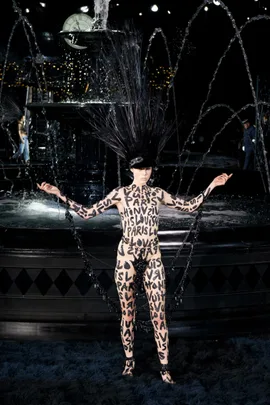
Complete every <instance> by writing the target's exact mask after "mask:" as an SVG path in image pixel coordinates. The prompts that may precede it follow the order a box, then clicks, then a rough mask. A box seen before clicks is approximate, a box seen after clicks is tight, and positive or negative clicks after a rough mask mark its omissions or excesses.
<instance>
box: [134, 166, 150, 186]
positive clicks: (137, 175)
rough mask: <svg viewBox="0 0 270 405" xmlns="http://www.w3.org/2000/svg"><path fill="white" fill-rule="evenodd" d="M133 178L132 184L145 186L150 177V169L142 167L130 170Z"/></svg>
mask: <svg viewBox="0 0 270 405" xmlns="http://www.w3.org/2000/svg"><path fill="white" fill-rule="evenodd" d="M130 170H131V171H132V173H133V176H134V183H136V184H146V183H147V182H148V180H149V179H150V177H151V174H152V167H142V168H140V169H135V168H132V169H130Z"/></svg>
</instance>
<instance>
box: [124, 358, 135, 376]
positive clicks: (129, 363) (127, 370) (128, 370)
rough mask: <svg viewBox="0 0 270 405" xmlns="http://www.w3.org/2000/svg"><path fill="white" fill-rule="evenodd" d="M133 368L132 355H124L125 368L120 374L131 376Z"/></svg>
mask: <svg viewBox="0 0 270 405" xmlns="http://www.w3.org/2000/svg"><path fill="white" fill-rule="evenodd" d="M134 368H135V360H134V357H126V362H125V368H124V371H123V373H122V375H127V376H129V377H133V371H134Z"/></svg>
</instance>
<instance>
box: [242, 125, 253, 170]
mask: <svg viewBox="0 0 270 405" xmlns="http://www.w3.org/2000/svg"><path fill="white" fill-rule="evenodd" d="M242 124H243V126H244V137H243V151H244V152H245V162H244V166H243V170H254V158H255V138H256V130H255V127H254V125H251V123H250V121H249V120H248V119H245V120H244V121H242Z"/></svg>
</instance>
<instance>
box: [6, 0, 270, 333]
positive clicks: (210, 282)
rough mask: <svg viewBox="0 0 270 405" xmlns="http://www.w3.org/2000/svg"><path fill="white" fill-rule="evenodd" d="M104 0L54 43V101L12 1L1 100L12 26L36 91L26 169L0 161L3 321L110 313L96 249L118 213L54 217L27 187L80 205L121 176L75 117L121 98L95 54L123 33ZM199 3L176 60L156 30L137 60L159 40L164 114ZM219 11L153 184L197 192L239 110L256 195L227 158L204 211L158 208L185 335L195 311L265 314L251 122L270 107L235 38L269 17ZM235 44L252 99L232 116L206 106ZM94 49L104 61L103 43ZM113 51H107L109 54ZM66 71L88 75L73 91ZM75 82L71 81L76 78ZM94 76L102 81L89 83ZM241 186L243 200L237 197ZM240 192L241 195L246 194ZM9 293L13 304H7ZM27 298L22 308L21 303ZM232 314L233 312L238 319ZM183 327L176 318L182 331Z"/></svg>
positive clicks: (269, 187)
mask: <svg viewBox="0 0 270 405" xmlns="http://www.w3.org/2000/svg"><path fill="white" fill-rule="evenodd" d="M109 3H110V1H109V0H107V1H104V0H96V1H95V16H94V18H93V19H90V20H91V24H92V25H89V27H86V28H84V29H83V30H81V29H80V28H79V29H77V30H74V29H72V30H71V31H62V32H60V34H59V35H60V37H61V38H63V39H64V40H65V39H68V41H66V42H67V45H69V44H70V43H72V44H73V45H76V47H71V48H70V49H69V50H68V51H67V48H65V54H64V60H63V61H62V63H63V66H65V69H66V70H65V72H66V73H65V74H66V82H67V86H68V90H69V91H67V92H66V93H65V94H64V95H62V96H56V94H54V97H51V98H50V97H49V92H50V91H52V90H51V89H50V83H49V82H50V81H48V77H47V76H46V73H45V62H46V61H45V60H44V59H43V57H42V53H41V52H40V49H39V47H38V44H37V41H36V37H35V34H34V31H33V28H32V25H31V24H30V23H29V21H28V19H27V18H26V17H25V16H24V15H23V13H22V10H20V8H19V7H18V6H17V3H16V2H15V1H13V8H14V11H15V13H16V15H17V16H18V18H17V20H16V22H15V24H14V27H13V28H12V30H11V36H10V39H9V42H8V46H7V54H6V58H5V61H4V64H3V79H2V81H1V88H0V100H1V97H2V93H3V89H4V77H5V73H6V70H7V61H8V54H9V51H10V47H11V41H12V36H13V34H14V31H15V30H16V28H17V26H18V25H19V24H22V26H23V28H24V30H25V35H26V39H27V41H28V43H29V52H30V56H31V61H33V66H34V76H35V78H36V89H37V92H39V93H38V94H39V95H41V97H40V98H39V99H38V100H35V99H34V96H35V91H34V89H33V88H32V89H31V88H30V86H29V85H28V93H27V94H28V96H27V103H26V105H27V108H28V109H29V111H31V120H32V126H33V133H34V134H35V137H36V140H35V145H36V146H35V148H36V157H37V159H36V160H37V162H36V163H34V164H32V166H31V167H30V170H28V171H26V170H25V167H23V165H18V166H17V165H14V166H11V165H9V164H8V163H6V162H4V161H1V162H0V163H1V166H2V173H3V180H2V182H1V184H2V186H1V188H3V191H2V205H1V215H2V220H1V226H2V228H1V232H0V238H1V246H2V247H1V250H0V257H1V266H3V267H1V268H0V303H1V302H2V307H3V308H4V310H3V311H4V312H3V313H4V315H3V317H4V318H3V319H6V320H8V321H10V320H16V319H18V318H19V319H20V320H22V321H25V322H28V321H33V322H41V321H44V322H51V321H52V320H53V321H59V320H61V321H63V319H64V320H65V321H67V322H73V323H74V324H75V323H76V322H82V323H85V324H86V323H87V322H95V320H97V319H98V320H100V319H102V321H103V322H105V321H106V322H110V321H111V320H112V318H113V315H112V314H110V313H109V311H107V308H106V305H105V304H107V305H108V307H109V309H110V311H111V312H116V313H117V314H119V309H118V307H117V304H116V302H117V299H116V291H115V289H114V287H113V268H114V256H111V255H110V253H108V252H107V250H108V251H111V252H113V251H114V250H115V249H116V244H117V241H115V238H116V237H117V236H119V235H120V234H121V229H120V225H119V218H118V216H117V212H116V211H115V210H110V211H108V213H106V214H104V215H103V216H102V217H97V218H95V219H93V220H91V221H89V222H84V221H83V220H81V219H80V218H77V217H75V216H74V217H72V216H71V215H70V213H68V212H65V210H64V209H63V207H62V206H60V205H59V204H58V202H57V201H52V199H49V198H47V197H46V196H44V195H41V194H39V193H37V192H36V189H35V186H34V184H35V183H36V182H37V181H41V180H43V179H45V178H46V180H47V181H51V182H54V183H55V184H58V185H59V186H61V187H62V188H63V189H64V190H65V192H66V193H67V194H68V195H69V196H70V197H73V198H75V199H77V200H79V201H80V202H89V203H92V202H93V201H96V200H97V199H99V198H101V197H103V196H104V194H106V192H107V190H108V189H111V188H112V187H114V186H116V185H117V183H118V184H121V183H122V184H126V183H127V182H128V179H127V176H126V172H125V170H124V169H123V168H122V167H121V162H120V160H119V159H116V158H115V155H113V154H112V152H111V151H109V150H107V149H106V148H105V146H104V145H101V144H100V143H99V142H97V141H95V142H94V140H93V138H92V137H91V134H90V135H89V133H86V131H87V130H88V131H89V127H88V126H87V124H82V118H81V116H82V111H83V110H84V109H85V108H87V109H88V113H89V114H90V116H91V106H92V107H93V108H96V106H97V105H100V106H101V107H102V108H110V106H112V105H114V104H117V102H118V104H120V103H123V99H122V100H120V102H119V99H118V97H119V94H120V95H121V94H123V93H122V92H121V91H120V92H119V93H117V91H116V92H115V91H112V86H111V83H112V81H111V80H112V76H111V75H110V70H109V69H107V65H105V64H104V59H103V58H102V57H101V53H100V48H101V46H100V44H101V43H102V44H106V41H109V42H107V43H110V44H112V43H115V41H116V42H117V41H118V39H115V37H113V35H114V34H115V35H116V36H117V38H120V40H121V38H124V34H123V33H122V32H120V31H114V30H108V29H107V19H108V9H109ZM206 4H208V5H209V6H211V5H212V1H211V0H206V1H205V2H204V3H203V4H202V5H201V6H200V7H198V9H197V10H196V11H195V13H194V14H193V16H192V18H191V19H190V21H189V22H188V24H187V28H186V30H185V33H184V37H183V39H182V43H181V48H180V51H179V53H178V55H177V58H176V62H175V64H173V62H172V59H171V57H170V52H169V46H168V44H167V40H166V36H165V34H164V33H163V31H162V29H161V28H157V29H156V30H155V31H154V33H153V35H152V36H151V37H150V40H149V43H148V47H147V51H146V57H145V60H144V67H146V66H147V64H148V62H149V57H150V55H151V49H152V45H153V42H154V41H155V40H156V38H157V37H158V36H160V37H161V38H162V39H163V40H164V44H165V48H166V51H167V54H168V65H169V72H170V76H169V80H168V86H167V88H166V97H165V103H166V105H167V109H168V111H169V109H170V108H171V104H170V103H171V102H172V104H173V108H171V110H170V111H172V112H174V113H176V111H177V107H176V97H175V87H174V84H175V77H176V75H177V72H178V68H179V65H180V63H181V61H182V59H183V55H184V49H185V46H186V44H187V41H188V38H189V34H190V31H191V29H192V27H193V23H194V22H195V20H196V18H197V17H198V16H199V15H200V13H201V12H203V7H205V5H206ZM220 7H221V8H222V10H223V11H224V13H226V15H227V16H228V19H229V21H230V23H231V25H232V27H233V29H234V33H235V34H234V36H233V37H232V38H231V39H230V41H229V43H228V46H227V48H226V50H225V52H224V53H223V55H222V56H221V57H220V59H219V61H218V63H217V67H216V69H215V71H214V74H213V77H212V79H211V81H210V83H209V86H208V90H207V94H206V98H205V100H204V101H203V103H202V105H201V108H200V110H199V113H198V116H197V119H196V120H195V122H194V124H193V125H192V128H191V129H190V131H189V132H188V133H187V135H186V136H185V139H180V133H179V130H178V131H177V134H176V140H175V144H176V146H175V150H176V151H177V153H174V161H173V162H168V161H167V162H166V161H165V159H164V158H166V154H164V155H163V156H161V160H160V162H161V167H162V170H163V172H162V173H161V172H159V173H158V176H159V182H160V184H161V186H162V187H163V188H168V187H169V189H173V191H176V192H177V193H179V190H180V186H181V191H182V193H183V194H184V191H183V190H185V193H186V194H189V193H194V194H195V193H196V192H198V191H200V190H201V187H202V182H203V184H205V183H207V181H208V179H209V180H210V179H212V177H213V176H214V173H215V174H216V173H219V172H220V168H218V172H217V170H216V168H214V169H209V166H211V163H210V161H211V158H212V161H213V160H214V158H213V156H211V150H212V147H213V145H214V144H215V141H216V140H217V138H218V137H220V136H221V134H222V133H223V132H224V130H225V129H226V128H227V127H228V125H229V124H230V123H231V122H233V121H234V120H238V121H239V120H241V117H243V113H245V111H247V109H248V108H250V107H252V108H254V111H255V115H256V117H257V128H258V131H257V139H258V144H259V145H260V152H258V153H259V156H258V157H259V159H258V162H259V164H258V170H257V171H256V172H252V173H250V174H249V176H248V181H249V184H250V183H252V184H253V185H254V187H256V193H257V194H258V195H256V194H254V195H253V196H251V197H249V196H248V195H247V194H248V190H247V188H246V187H245V185H244V183H245V181H247V174H246V173H242V172H241V171H239V170H238V169H237V167H235V166H233V164H232V163H231V162H234V161H233V160H232V159H231V160H230V161H229V163H228V166H227V167H230V168H231V169H232V168H233V170H234V171H235V176H234V178H237V180H235V182H234V183H232V185H231V186H230V185H229V186H228V189H227V191H228V193H229V195H224V194H223V195H220V196H213V197H211V199H210V200H209V201H208V202H207V203H206V205H205V207H204V210H203V212H200V213H199V214H198V215H197V216H195V217H194V215H182V214H179V213H172V212H171V211H170V212H168V211H167V210H162V211H161V221H160V233H159V238H160V244H161V248H162V253H163V257H164V263H165V266H166V268H167V270H168V277H169V278H168V294H169V295H168V301H169V303H170V313H171V318H172V321H173V322H175V325H176V326H175V328H176V329H175V330H177V331H178V333H186V332H188V330H189V328H190V325H191V324H192V322H190V321H189V319H190V318H192V317H193V319H195V320H196V321H194V322H195V324H196V325H199V324H200V316H201V314H203V316H204V317H208V316H209V314H210V313H211V317H212V318H215V317H224V318H225V314H227V315H228V314H229V315H228V316H232V317H233V316H234V317H236V318H237V319H238V321H239V325H240V324H241V325H244V324H245V319H246V318H247V317H248V316H249V314H250V311H251V308H250V305H251V304H252V311H253V314H254V316H255V315H259V316H260V317H265V319H268V317H269V315H268V307H267V302H268V299H269V297H270V283H269V280H270V266H269V263H270V256H269V237H268V236H267V234H268V235H269V228H270V218H269V204H268V202H267V199H268V195H269V191H270V181H269V169H268V163H267V158H266V156H267V155H266V151H265V147H264V136H263V130H262V126H261V120H260V107H262V106H264V107H265V106H266V107H269V103H268V101H264V100H260V99H258V96H257V94H256V91H255V88H254V84H253V80H252V76H251V71H250V67H249V61H248V58H247V55H246V51H245V47H244V43H243V40H242V33H243V31H244V30H245V28H246V27H247V26H248V25H249V24H251V23H252V22H254V21H257V20H264V21H269V20H270V17H269V16H258V17H254V18H253V19H251V20H249V21H248V22H247V23H245V24H244V25H243V26H242V27H240V28H239V27H238V26H237V24H236V22H235V20H234V18H233V16H232V15H231V13H230V10H229V9H228V8H227V6H226V5H225V4H224V2H222V1H220ZM90 20H89V21H90ZM118 34H119V35H118ZM30 36H31V40H30ZM32 39H34V40H32ZM69 41H71V42H69ZM236 41H237V42H238V43H239V45H240V49H241V55H242V56H243V60H244V63H245V68H246V73H247V77H248V82H249V86H250V91H251V94H252V102H250V103H249V104H248V105H244V106H241V108H239V109H237V111H236V110H235V109H234V108H233V107H232V106H230V105H228V104H224V103H216V104H214V105H208V103H209V100H210V95H211V92H212V88H213V85H214V83H215V81H216V80H217V74H218V71H219V69H220V67H221V65H222V63H223V62H224V60H225V58H226V56H227V55H228V53H229V51H230V49H231V46H232V44H233V43H234V42H236ZM33 43H34V47H33V45H32V44H33ZM93 44H95V46H94V45H93ZM104 53H105V55H106V58H108V53H107V52H106V49H105V51H104ZM118 56H119V55H115V54H114V49H112V53H111V55H110V57H109V58H113V57H116V58H117V57H118ZM106 60H108V59H106ZM112 65H114V63H112ZM75 66H77V67H76V69H77V71H75ZM124 71H125V66H122V71H121V66H120V75H122V76H121V77H122V78H123V77H127V76H124V74H125V73H124ZM85 73H86V75H85ZM76 74H78V75H82V74H83V76H86V77H87V80H88V81H87V80H86V81H85V82H84V81H83V80H81V85H80V86H81V87H78V88H77V90H76V89H75V88H73V87H71V86H72V83H73V82H74V81H75V78H76ZM79 79H80V76H78V82H80V80H79ZM95 83H97V84H98V85H95ZM101 83H103V85H100V84H101ZM82 89H83V90H82ZM42 96H44V97H42ZM45 96H46V97H47V98H46V97H45ZM57 97H58V98H57ZM218 110H226V111H227V112H228V118H227V119H226V120H225V122H222V123H221V124H220V129H219V130H218V131H217V132H216V133H215V135H214V136H213V138H212V139H211V142H210V144H209V146H208V148H207V150H206V151H205V152H204V153H202V154H200V155H199V158H197V161H196V167H194V165H193V164H192V161H191V158H192V153H191V152H190V145H191V142H192V140H193V139H194V136H196V133H197V131H198V128H199V126H200V125H201V124H202V123H203V121H204V120H205V118H206V117H207V116H209V115H210V114H213V113H214V112H215V111H218ZM175 116H177V114H175ZM0 121H1V119H0ZM2 124H3V116H2ZM39 127H41V128H42V129H41V130H40V131H41V132H40V133H41V134H42V136H41V135H39V134H38V128H39ZM2 129H3V134H5V136H6V137H8V139H10V140H11V141H12V140H13V138H12V133H11V132H10V128H9V127H6V126H5V125H4V126H3V127H2ZM42 137H43V138H42ZM180 141H181V142H180ZM39 148H45V149H39ZM44 150H46V152H47V155H44V156H45V157H44V161H43V160H42V159H41V158H40V157H41V152H40V151H42V153H43V151H44ZM33 153H34V151H33ZM42 156H43V155H42ZM193 156H194V155H193ZM225 158H226V156H225ZM228 160H229V159H228ZM222 162H223V165H224V164H227V163H226V159H223V160H222ZM224 162H225V163H224ZM215 165H216V164H214V166H215ZM18 171H22V172H24V173H23V175H22V176H21V177H19V178H17V177H16V176H14V173H15V174H17V172H18ZM112 171H115V172H116V171H117V173H118V176H117V178H115V179H113V178H111V177H110V173H111V172H112ZM125 176H126V177H125ZM115 177H116V176H115ZM168 179H169V181H168ZM240 193H242V195H241V196H239V197H238V195H239V194H240ZM243 194H246V195H245V197H243ZM66 218H67V220H66ZM70 230H71V231H72V232H71V233H70ZM262 230H264V235H263V231H262ZM199 231H200V232H199ZM266 231H267V232H266ZM256 232H257V235H255V234H256ZM105 253H106V254H105ZM104 256H105V257H104ZM44 258H46V260H45V259H44ZM262 292H263V293H264V296H263V297H262ZM96 293H98V294H96ZM22 297H23V300H22ZM63 297H65V298H63ZM100 298H101V299H100ZM11 300H12V303H13V309H12V310H10V309H9V302H11ZM33 300H34V302H35V305H34V310H32V308H33V305H32V302H33ZM262 301H263V304H264V306H263V308H262V306H261V303H262ZM30 302H31V313H30V312H29V311H28V310H27V307H28V305H30V304H29V303H30ZM144 307H145V300H144V296H143V295H142V296H139V297H138V312H140V313H139V315H140V317H141V318H142V319H145V312H144ZM232 308H233V309H232ZM241 311H242V312H241ZM242 313H243V314H244V315H241V314H242ZM113 319H114V318H113ZM241 322H242V323H241ZM183 325H187V329H185V328H184V329H185V330H184V332H183ZM212 325H213V327H214V328H218V322H216V323H215V322H214V321H213V323H212ZM181 328H182V329H181ZM195 329H196V328H195ZM195 332H196V331H195ZM195 332H194V333H195ZM192 333H193V332H192Z"/></svg>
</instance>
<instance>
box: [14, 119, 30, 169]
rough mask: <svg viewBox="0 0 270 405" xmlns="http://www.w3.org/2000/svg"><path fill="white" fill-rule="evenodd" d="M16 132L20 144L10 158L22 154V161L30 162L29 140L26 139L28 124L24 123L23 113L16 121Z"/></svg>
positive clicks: (16, 157)
mask: <svg viewBox="0 0 270 405" xmlns="http://www.w3.org/2000/svg"><path fill="white" fill-rule="evenodd" d="M18 133H19V137H20V144H19V148H18V150H17V152H16V153H15V154H14V155H13V156H12V159H18V158H19V157H21V156H22V155H23V158H24V162H25V163H26V164H27V165H29V164H30V154H29V140H28V133H29V130H28V125H27V123H26V119H25V115H23V116H22V117H21V118H20V119H19V121H18Z"/></svg>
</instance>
